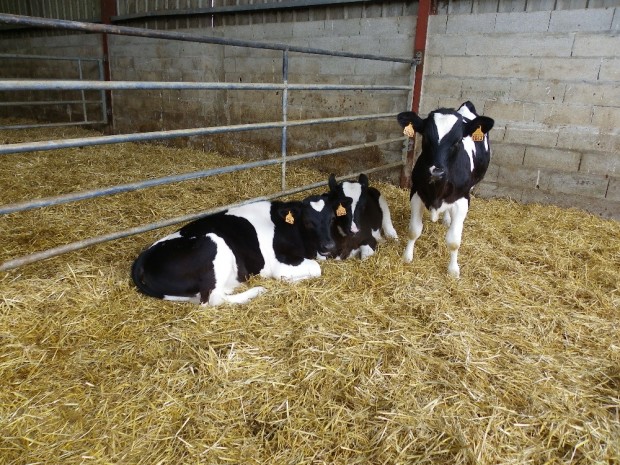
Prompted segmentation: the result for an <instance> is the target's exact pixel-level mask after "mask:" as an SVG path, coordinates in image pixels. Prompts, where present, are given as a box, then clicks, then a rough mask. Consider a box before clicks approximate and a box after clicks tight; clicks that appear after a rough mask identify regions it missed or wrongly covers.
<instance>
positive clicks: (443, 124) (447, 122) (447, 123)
mask: <svg viewBox="0 0 620 465" xmlns="http://www.w3.org/2000/svg"><path fill="white" fill-rule="evenodd" d="M433 119H434V121H435V126H437V134H438V136H439V139H438V140H437V143H439V142H441V139H443V137H444V136H445V135H446V134H448V133H449V132H450V129H452V127H453V126H454V124H455V123H456V122H457V117H456V116H454V115H444V114H443V113H435V114H434V115H433Z"/></svg>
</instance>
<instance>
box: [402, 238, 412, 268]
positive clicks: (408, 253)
mask: <svg viewBox="0 0 620 465" xmlns="http://www.w3.org/2000/svg"><path fill="white" fill-rule="evenodd" d="M403 261H404V262H405V263H411V262H412V261H413V244H412V243H411V242H410V243H408V244H407V247H406V248H405V251H404V252H403Z"/></svg>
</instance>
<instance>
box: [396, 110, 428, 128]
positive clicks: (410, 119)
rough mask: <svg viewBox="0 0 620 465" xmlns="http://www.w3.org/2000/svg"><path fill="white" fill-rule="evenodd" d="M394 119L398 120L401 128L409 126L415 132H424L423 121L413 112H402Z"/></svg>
mask: <svg viewBox="0 0 620 465" xmlns="http://www.w3.org/2000/svg"><path fill="white" fill-rule="evenodd" d="M396 119H397V120H398V124H400V126H401V127H403V128H405V127H407V126H409V124H411V125H412V126H413V129H415V131H416V132H424V123H425V120H423V119H422V118H420V117H419V116H418V115H417V114H416V113H415V112H413V111H403V112H402V113H399V114H398V116H396Z"/></svg>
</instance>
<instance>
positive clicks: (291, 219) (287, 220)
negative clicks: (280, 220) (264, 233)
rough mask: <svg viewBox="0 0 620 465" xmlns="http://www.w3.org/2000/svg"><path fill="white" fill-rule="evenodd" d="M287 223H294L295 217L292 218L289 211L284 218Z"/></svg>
mask: <svg viewBox="0 0 620 465" xmlns="http://www.w3.org/2000/svg"><path fill="white" fill-rule="evenodd" d="M284 221H286V222H287V223H288V224H295V218H293V214H292V213H291V212H290V211H289V212H288V214H287V215H286V217H285V218H284Z"/></svg>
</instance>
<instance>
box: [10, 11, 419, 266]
mask: <svg viewBox="0 0 620 465" xmlns="http://www.w3.org/2000/svg"><path fill="white" fill-rule="evenodd" d="M0 22H5V23H9V24H18V25H27V26H38V27H46V28H54V29H67V30H77V31H87V32H99V33H107V34H118V35H128V36H137V37H147V38H157V39H167V40H177V41H187V42H197V43H207V44H218V45H228V46H236V47H250V48H258V49H270V50H279V51H281V52H282V82H281V83H272V84H271V83H270V84H265V83H230V82H154V81H101V80H94V81H88V80H81V81H80V80H27V81H24V80H0V91H35V90H80V91H82V92H83V91H86V90H99V91H101V92H102V94H103V92H105V91H111V90H130V89H139V90H154V89H175V90H183V89H193V90H195V89H202V90H222V89H237V90H253V91H256V90H262V91H272V90H278V91H280V92H281V95H282V101H281V104H282V119H281V120H280V121H272V122H267V123H255V124H241V125H228V126H214V127H198V128H192V129H178V130H168V131H153V132H143V133H133V134H119V135H102V136H96V137H86V138H75V139H63V140H50V141H41V142H26V143H18V144H5V145H1V146H0V156H10V154H14V153H23V152H35V151H44V150H55V149H61V148H68V147H86V146H93V145H102V144H116V143H123V142H136V141H153V140H164V139H173V138H178V137H188V136H202V135H210V134H222V133H232V132H242V131H255V130H261V129H273V128H279V129H280V131H281V154H280V157H279V158H275V159H267V160H260V161H253V162H248V163H242V164H238V165H231V166H225V167H220V168H215V169H209V170H204V171H198V172H191V173H183V174H178V175H173V176H167V177H162V178H158V179H152V180H148V181H142V182H134V183H129V184H123V185H115V186H110V187H106V188H101V189H94V190H88V191H81V192H73V193H70V194H64V195H59V196H54V197H47V198H39V199H33V200H29V201H25V202H19V203H13V204H6V205H0V215H6V214H11V213H16V212H21V211H26V210H30V209H34V208H44V207H48V206H52V205H59V204H63V203H67V202H77V201H80V200H85V199H91V198H95V197H101V196H108V195H114V194H119V193H123V192H130V191H136V190H139V189H145V188H148V187H153V186H159V185H164V184H170V183H176V182H182V181H187V180H191V179H198V178H206V177H209V176H214V175H218V174H223V173H231V172H235V171H241V170H247V169H251V168H255V167H259V166H267V165H274V164H279V165H281V167H282V170H281V173H282V174H281V190H280V191H279V192H274V193H273V194H271V195H268V196H266V197H260V198H254V199H251V200H248V201H245V202H242V203H238V204H232V205H223V206H221V207H218V208H215V209H210V210H207V211H202V212H199V213H195V214H191V215H185V216H181V217H175V218H170V219H166V220H163V221H158V222H156V223H150V224H146V225H141V226H138V227H134V228H130V229H126V230H123V231H118V232H115V233H110V234H104V235H100V236H95V237H90V238H85V239H83V240H80V241H77V242H72V243H69V244H65V245H62V246H59V247H54V248H52V249H48V250H43V251H40V252H37V253H33V254H30V255H26V256H22V257H16V258H14V259H11V260H8V261H6V262H4V263H2V264H0V271H5V270H9V269H12V268H16V267H19V266H22V265H25V264H28V263H32V262H35V261H39V260H43V259H46V258H50V257H54V256H57V255H60V254H63V253H67V252H71V251H75V250H79V249H82V248H85V247H89V246H91V245H95V244H100V243H103V242H107V241H111V240H115V239H120V238H123V237H127V236H130V235H134V234H140V233H143V232H147V231H151V230H154V229H158V228H162V227H166V226H170V225H174V224H178V223H182V222H186V221H190V220H194V219H197V218H200V217H202V216H205V215H208V214H212V213H215V212H219V211H222V210H225V209H228V208H230V207H233V206H236V205H241V204H245V203H249V202H253V201H257V200H268V199H274V198H278V197H282V196H286V195H290V194H295V193H298V192H302V191H305V190H310V189H314V188H317V187H321V186H323V185H325V184H326V182H319V183H314V184H309V185H305V186H302V187H298V188H294V189H287V185H286V168H287V163H290V162H294V161H298V160H305V159H310V158H319V157H324V156H328V155H334V154H338V153H344V152H348V151H353V150H359V149H363V148H367V147H375V146H380V145H386V144H392V143H395V142H399V141H404V140H405V138H404V137H398V138H391V139H383V140H377V141H373V142H368V143H364V144H355V145H348V146H344V147H338V148H333V149H328V150H321V151H315V152H307V153H302V154H299V155H294V156H291V155H288V154H287V129H288V128H290V127H298V126H309V125H317V124H330V123H342V122H350V121H368V120H377V119H385V118H394V117H395V116H396V113H379V114H364V115H354V116H353V115H352V116H342V117H332V118H318V119H305V120H289V119H288V117H287V107H288V101H289V96H288V93H289V91H290V90H309V91H320V92H330V91H359V90H371V91H385V92H399V93H403V94H405V95H408V97H407V98H408V101H409V104H408V106H410V102H411V91H412V85H411V82H412V80H413V73H414V71H415V66H416V64H418V61H419V58H418V59H413V58H412V59H403V58H395V57H388V56H381V55H369V54H358V53H347V52H342V51H329V50H323V49H316V48H311V47H300V46H291V45H287V44H282V43H264V42H254V41H245V40H235V39H223V38H218V37H211V36H204V35H198V34H190V33H184V32H178V31H161V30H150V29H142V28H132V27H123V26H112V25H104V24H93V23H84V22H76V21H66V20H55V19H43V18H32V17H27V16H19V15H10V14H0ZM291 52H294V53H302V54H313V55H323V56H332V57H343V58H354V59H360V60H375V61H384V62H396V63H407V64H410V65H411V73H410V79H411V80H410V82H409V83H407V85H381V84H374V85H343V84H290V83H289V82H288V73H289V54H290V53H291ZM104 100H105V99H104ZM104 114H105V113H104ZM402 165H403V160H401V161H399V162H396V163H389V164H384V165H381V166H376V167H374V168H371V169H368V170H365V171H364V172H365V173H372V172H376V171H381V170H388V169H393V168H398V167H401V166H402ZM358 174H359V173H351V174H349V175H347V176H346V178H349V177H352V176H357V175H358Z"/></svg>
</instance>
